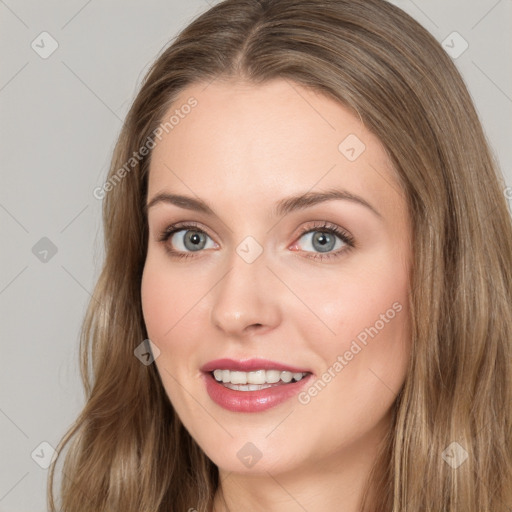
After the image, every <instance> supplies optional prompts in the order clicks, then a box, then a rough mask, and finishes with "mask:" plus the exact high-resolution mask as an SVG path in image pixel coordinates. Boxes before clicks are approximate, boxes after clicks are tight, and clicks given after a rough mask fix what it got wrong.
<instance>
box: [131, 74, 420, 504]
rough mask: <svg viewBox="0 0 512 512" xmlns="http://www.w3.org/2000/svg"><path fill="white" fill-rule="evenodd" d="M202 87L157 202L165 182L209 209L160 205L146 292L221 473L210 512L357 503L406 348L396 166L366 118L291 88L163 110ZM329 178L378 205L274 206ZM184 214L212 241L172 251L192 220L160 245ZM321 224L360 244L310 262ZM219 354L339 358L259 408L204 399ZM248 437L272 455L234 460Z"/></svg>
mask: <svg viewBox="0 0 512 512" xmlns="http://www.w3.org/2000/svg"><path fill="white" fill-rule="evenodd" d="M191 96H193V97H194V98H196V99H197V101H198V104H197V106H196V107H195V108H194V109H193V110H192V111H191V112H190V114H188V115H187V116H186V117H184V118H183V119H180V122H179V124H177V125H176V126H175V127H174V129H173V130H172V131H169V133H167V134H164V136H163V137H162V139H161V141H159V142H158V143H157V145H156V147H155V149H154V150H153V154H152V160H151V165H150V173H149V184H148V201H151V199H152V198H153V197H154V196H155V195H156V194H158V193H161V192H169V193H171V192H172V193H175V194H182V195H187V196H189V197H194V198H200V199H202V200H203V201H205V202H207V203H208V204H209V205H210V207H211V208H212V210H213V211H214V214H215V215H207V214H205V213H201V212H196V211H192V210H187V209H184V208H181V207H179V206H176V205H173V204H168V203H158V204H155V205H154V206H152V207H151V208H149V212H148V225H149V242H148V252H147V259H146V263H145V267H144V273H143V279H142V289H141V293H142V304H143V313H144V319H145V323H146V327H147V330H148V335H149V337H150V339H151V340H152V341H153V343H154V344H155V345H156V346H157V347H158V348H159V350H160V355H159V356H158V357H157V359H156V361H155V364H156V365H157V368H158V371H159V373H160V375H161V378H162V382H163V385H164V387H165V390H166V392H167V394H168V396H169V398H170V400H171V402H172V404H173V406H174V408H175V410H176V411H177V413H178V415H179V417H180V419H181V420H182V422H183V424H184V425H185V427H186V428H187V430H188V431H189V432H190V434H191V435H192V437H193V438H194V439H195V440H196V441H197V443H198V444H199V445H200V446H201V448H202V449H203V450H204V452H205V453H206V454H207V455H208V457H210V458H211V459H212V460H213V461H214V463H215V464H216V465H217V466H218V467H219V470H220V475H221V481H222V484H221V488H222V493H221V492H218V493H217V495H216V499H215V510H216V511H225V510H228V509H231V510H251V511H260V510H261V511H267V512H268V511H274V510H279V511H280V512H288V511H290V512H291V511H299V510H304V509H307V510H308V512H314V511H320V510H321V511H325V510H343V511H344V512H356V511H358V510H359V508H358V507H359V500H360V498H361V493H362V491H363V486H364V484H365V479H366V478H367V476H368V473H369V471H370V469H371V466H372V464H373V462H374V460H375V457H376V454H377V450H378V447H379V442H380V441H381V440H382V438H383V436H384V435H385V433H386V431H388V430H389V428H390V419H391V408H392V406H393V404H394V401H395V399H396V396H397V393H398V392H399V390H400V388H401V386H402V385H403V382H404V379H405V376H406V370H407V364H408V358H409V354H410V323H409V310H408V285H409V278H408V276H409V268H410V260H411V249H410V239H411V227H410V218H409V215H408V212H407V207H406V203H405V199H404V196H403V194H402V193H401V192H400V188H399V185H398V182H397V179H396V175H395V171H394V170H393V168H392V166H391V163H390V161H389V159H388V157H387V155H386V152H385V150H384V148H383V146H382V145H381V144H380V142H379V140H378V139H377V138H376V137H375V136H374V135H372V134H371V133H370V132H369V131H368V130H367V129H366V128H365V127H364V126H363V124H362V122H361V121H360V119H359V118H358V117H357V116H356V115H354V114H353V113H352V112H351V111H349V110H348V109H347V108H345V107H344V106H342V105H341V104H339V103H338V102H336V101H334V100H333V99H331V98H328V97H326V96H324V95H322V94H320V93H317V92H314V91H311V90H308V89H306V88H304V87H302V86H299V85H298V84H294V83H291V82H288V81H285V80H280V79H279V80H275V81H272V82H268V83H266V84H264V85H254V84H250V83H246V82H242V81H221V80H220V79H218V80H216V81H215V82H213V83H212V84H210V85H209V86H206V84H195V85H193V86H190V87H188V88H187V89H185V90H183V91H182V93H181V94H180V96H179V97H178V98H177V99H176V101H175V103H174V104H173V106H172V107H171V109H170V110H169V115H170V114H171V113H173V112H174V111H175V110H176V108H179V107H180V105H183V104H185V103H186V102H187V100H188V99H189V98H190V97H191ZM349 134H355V135H356V136H357V137H358V139H359V140H360V141H362V142H363V143H364V144H365V146H366V148H365V150H364V151H363V152H362V154H361V155H360V156H359V157H358V158H357V159H355V160H354V161H350V160H349V159H347V157H346V156H345V154H344V153H343V152H342V151H340V150H339V149H338V146H339V144H340V143H341V142H342V141H343V140H344V139H345V138H346V137H347V136H348V135H349ZM331 188H342V189H344V190H346V191H349V192H350V193H352V194H356V195H358V196H360V197H362V198H363V199H364V200H365V201H367V202H368V203H370V204H371V205H372V206H373V207H374V208H375V209H376V210H377V211H378V212H379V214H380V215H377V214H376V213H374V212H373V211H372V210H371V209H370V208H367V207H366V206H364V205H362V204H359V203H357V202H355V201H350V200H339V199H336V200H330V201H326V202H322V203H319V204H316V205H314V206H311V207H309V208H306V209H302V210H297V211H293V212H290V213H288V214H287V215H284V216H278V217H276V216H273V213H272V208H273V207H274V205H275V203H276V202H278V201H279V200H281V199H283V198H285V197H289V196H292V195H298V194H301V193H306V192H309V191H313V192H321V191H325V190H328V189H331ZM187 221H194V222H196V223H198V224H199V226H200V229H201V230H202V231H204V232H205V233H206V234H207V235H208V236H207V237H206V240H207V241H208V242H207V245H206V247H205V248H204V249H202V251H199V252H197V251H196V252H194V251H191V250H188V254H190V255H191V257H190V258H186V259H179V258H176V257H172V256H171V255H170V254H169V253H168V252H167V251H166V246H167V248H173V249H174V250H176V251H187V249H186V247H185V246H184V245H183V236H184V235H185V234H186V231H181V232H179V233H176V234H175V235H174V237H173V238H172V240H171V239H170V240H168V241H167V242H165V243H164V242H160V241H159V236H160V234H161V232H162V231H164V230H165V229H166V228H167V227H168V226H169V225H170V224H173V223H176V222H187ZM323 221H328V222H329V223H331V224H334V225H336V226H339V227H340V228H342V229H343V230H345V231H346V232H348V233H349V234H350V235H351V236H352V237H353V238H354V240H355V244H356V246H355V247H354V248H352V249H351V250H349V251H347V250H345V249H347V247H348V246H346V245H345V244H344V243H343V242H342V241H341V240H340V241H338V242H337V245H336V246H335V248H334V249H333V250H332V251H331V253H336V252H338V250H339V248H341V250H342V251H344V252H339V253H338V256H337V257H331V258H328V259H325V260H321V259H313V257H314V255H316V256H322V255H326V253H322V252H319V249H318V244H313V242H312V240H311V236H312V235H311V231H310V233H309V234H307V235H301V229H302V228H310V230H313V233H312V234H315V233H316V231H314V230H315V228H316V226H318V225H319V224H321V223H322V222H323ZM316 229H317V228H316ZM317 231H318V229H317ZM189 235H190V233H189ZM247 236H252V237H253V238H254V239H255V240H256V241H257V243H258V244H259V245H260V246H261V249H262V250H263V252H262V253H261V255H260V256H259V257H258V258H256V259H255V261H254V262H252V263H247V261H245V260H244V259H243V258H242V257H241V256H239V255H238V254H237V252H236V249H237V246H239V244H240V243H241V242H242V241H243V240H244V239H245V238H246V237H247ZM251 250H253V249H251ZM327 254H328V253H327ZM394 303H395V307H401V310H400V311H399V312H397V313H396V315H394V318H393V319H391V320H389V319H388V322H385V323H384V327H383V328H381V329H377V330H378V333H377V334H376V335H375V336H374V337H368V341H367V344H366V345H362V344H361V343H359V345H360V346H361V347H362V349H361V350H360V351H359V352H358V353H357V354H356V355H354V356H353V358H352V359H351V360H350V361H346V359H345V362H346V365H344V366H343V369H342V370H341V371H338V372H336V371H334V370H333V365H334V363H335V362H336V361H337V360H338V359H337V358H338V356H343V355H344V354H345V353H346V351H347V350H349V349H350V346H351V343H352V342H353V341H354V340H355V339H357V336H358V335H360V333H361V332H362V331H364V329H365V328H368V327H370V326H375V325H377V324H376V322H377V321H378V320H379V319H380V318H382V317H381V316H380V315H383V314H386V311H388V310H389V309H390V308H392V305H393V304H394ZM397 303H398V306H397ZM378 326H380V323H379V324H378ZM224 357H229V358H233V359H247V358H252V357H259V358H265V359H271V360H274V361H279V362H282V363H287V364H290V365H293V366H296V367H300V368H308V369H309V370H310V371H311V372H312V373H313V374H314V380H316V379H321V378H322V375H323V374H324V373H325V372H326V371H327V370H328V369H329V368H331V373H334V375H335V376H334V377H332V378H331V380H330V382H328V383H327V385H325V387H323V388H322V390H321V391H320V392H317V394H316V396H313V397H311V396H310V401H309V402H308V403H301V402H300V401H299V400H298V398H297V397H294V398H292V399H290V400H287V401H286V402H284V403H282V404H280V405H278V406H276V407H274V408H271V409H269V410H267V411H264V412H259V413H237V412H231V411H227V410H225V409H223V408H222V407H220V406H219V405H217V404H216V403H214V402H213V401H212V400H211V399H210V397H209V396H208V394H207V393H206V389H205V386H204V383H203V379H202V374H201V371H200V370H199V369H200V367H201V366H202V365H204V364H205V363H207V362H208V361H211V360H213V359H217V358H224ZM248 442H250V443H252V444H253V445H255V446H256V447H257V449H258V450H259V452H260V453H261V455H262V456H261V459H260V460H259V461H258V462H257V463H256V464H255V465H253V466H252V467H250V468H248V467H246V466H245V465H244V464H243V463H242V462H241V460H240V459H239V458H238V457H237V453H238V451H239V450H240V449H241V448H242V447H243V446H244V445H245V444H246V443H248ZM221 498H223V499H221ZM224 500H225V501H224ZM190 506H191V507H194V504H193V503H191V504H190Z"/></svg>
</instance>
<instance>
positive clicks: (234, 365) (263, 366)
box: [201, 359, 310, 373]
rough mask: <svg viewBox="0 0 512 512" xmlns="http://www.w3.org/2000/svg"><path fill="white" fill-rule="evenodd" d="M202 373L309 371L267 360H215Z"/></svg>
mask: <svg viewBox="0 0 512 512" xmlns="http://www.w3.org/2000/svg"><path fill="white" fill-rule="evenodd" d="M201 370H202V371H203V372H212V371H214V370H235V371H239V372H250V371H255V370H280V371H283V372H286V371H288V372H292V373H310V371H309V370H304V369H302V368H297V367H295V366H290V365H289V364H283V363H279V362H277V361H270V360H268V359H243V360H235V359H215V360H214V361H209V362H208V363H206V364H205V365H203V366H202V367H201Z"/></svg>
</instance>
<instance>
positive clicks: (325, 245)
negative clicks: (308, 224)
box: [313, 231, 336, 252]
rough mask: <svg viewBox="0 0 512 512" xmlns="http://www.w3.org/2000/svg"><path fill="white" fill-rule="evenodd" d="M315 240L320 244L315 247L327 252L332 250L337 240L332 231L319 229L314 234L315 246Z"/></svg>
mask: <svg viewBox="0 0 512 512" xmlns="http://www.w3.org/2000/svg"><path fill="white" fill-rule="evenodd" d="M315 242H316V243H318V244H319V246H318V247H315V249H317V250H318V251H320V252H327V251H331V250H332V248H333V247H334V244H335V242H336V241H335V240H334V237H333V236H331V235H330V233H323V232H321V231H318V232H317V233H315V234H314V235H313V246H314V245H315Z"/></svg>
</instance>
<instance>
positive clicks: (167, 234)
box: [158, 222, 355, 260]
mask: <svg viewBox="0 0 512 512" xmlns="http://www.w3.org/2000/svg"><path fill="white" fill-rule="evenodd" d="M186 230H191V231H199V232H201V233H204V234H205V235H207V236H209V235H208V233H206V232H205V231H204V230H203V229H201V228H200V227H199V225H198V224H196V223H194V222H189V223H185V224H179V223H178V224H171V225H170V226H168V227H167V228H165V230H164V231H162V233H161V234H160V236H159V238H158V241H159V242H161V243H163V244H164V245H165V249H166V251H167V253H168V254H169V255H170V256H171V257H173V258H191V257H194V253H193V252H179V251H175V250H173V249H171V248H170V247H169V246H168V245H167V244H166V242H167V241H168V240H169V238H171V237H172V235H174V233H177V232H178V231H186ZM315 231H321V232H323V233H328V234H333V235H335V236H337V237H338V238H340V240H341V241H342V242H344V243H345V244H346V245H345V247H343V248H342V249H338V250H337V251H335V252H328V253H325V254H322V253H310V252H309V251H305V252H306V253H307V254H312V255H309V256H306V257H307V258H311V259H316V260H327V259H331V258H337V257H340V256H341V255H342V254H344V253H346V252H348V251H350V250H351V249H353V248H354V247H355V241H354V238H353V237H352V236H351V235H350V234H349V233H347V232H346V231H345V230H343V229H341V228H340V227H338V226H336V225H335V224H331V223H330V222H322V223H321V224H320V225H318V224H314V225H313V226H308V227H304V228H303V229H302V230H301V232H300V233H299V235H298V237H297V240H299V239H300V238H302V237H303V236H304V235H305V234H306V233H310V232H315ZM210 238H211V237H210ZM198 252H202V251H198Z"/></svg>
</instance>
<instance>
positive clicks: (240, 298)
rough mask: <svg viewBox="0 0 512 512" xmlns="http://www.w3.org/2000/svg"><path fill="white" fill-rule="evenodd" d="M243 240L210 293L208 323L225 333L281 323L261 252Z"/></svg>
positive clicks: (269, 276) (257, 246)
mask: <svg viewBox="0 0 512 512" xmlns="http://www.w3.org/2000/svg"><path fill="white" fill-rule="evenodd" d="M251 238H252V237H246V239H244V240H243V241H242V242H241V243H240V244H239V245H238V246H237V247H236V248H235V250H234V251H233V254H232V256H231V258H230V260H229V269H228V272H227V273H226V274H225V275H224V277H223V278H222V279H221V280H220V281H219V282H218V284H217V286H215V288H214V290H213V292H214V293H213V305H212V310H211V321H212V323H213V325H214V326H216V327H217V328H218V329H221V330H223V331H225V333H228V334H232V335H236V334H243V333H244V331H245V330H246V329H247V328H251V327H254V326H258V327H259V328H260V329H262V328H265V327H266V328H272V327H275V326H276V325H277V324H278V323H279V322H280V319H281V312H280V307H279V303H278V300H277V293H276V292H277V290H276V288H275V287H276V286H277V283H276V282H275V281H276V280H275V277H274V276H273V274H272V272H270V271H269V269H268V268H267V258H266V255H265V253H264V251H263V248H262V247H261V246H260V245H259V244H258V243H257V242H256V241H255V240H254V239H251Z"/></svg>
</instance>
